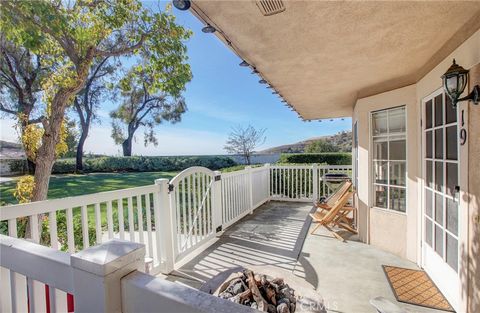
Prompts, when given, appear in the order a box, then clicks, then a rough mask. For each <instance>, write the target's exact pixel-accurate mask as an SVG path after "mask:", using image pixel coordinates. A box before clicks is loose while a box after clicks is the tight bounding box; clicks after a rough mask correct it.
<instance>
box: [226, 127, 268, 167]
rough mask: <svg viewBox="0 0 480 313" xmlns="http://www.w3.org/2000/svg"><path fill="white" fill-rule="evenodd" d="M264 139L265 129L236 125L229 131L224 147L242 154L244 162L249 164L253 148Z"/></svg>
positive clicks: (228, 150) (263, 141)
mask: <svg viewBox="0 0 480 313" xmlns="http://www.w3.org/2000/svg"><path fill="white" fill-rule="evenodd" d="M266 139H267V138H266V137H265V129H255V128H254V127H253V126H252V125H248V126H247V127H245V128H244V127H241V126H237V127H234V128H233V129H232V131H231V132H230V135H229V136H228V140H227V142H226V144H225V147H224V149H225V150H226V151H227V152H228V153H233V154H239V155H242V156H243V157H244V158H245V162H246V163H247V164H248V165H250V158H251V156H252V153H253V150H254V149H255V148H256V147H258V146H260V145H262V144H264V143H265V140H266Z"/></svg>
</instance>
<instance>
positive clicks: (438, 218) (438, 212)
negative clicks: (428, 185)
mask: <svg viewBox="0 0 480 313" xmlns="http://www.w3.org/2000/svg"><path fill="white" fill-rule="evenodd" d="M435 222H437V223H438V224H440V225H443V196H442V195H439V194H438V193H436V194H435Z"/></svg>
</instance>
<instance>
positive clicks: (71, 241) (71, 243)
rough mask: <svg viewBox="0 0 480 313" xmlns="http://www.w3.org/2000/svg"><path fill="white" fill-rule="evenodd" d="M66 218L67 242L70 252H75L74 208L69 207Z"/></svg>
mask: <svg viewBox="0 0 480 313" xmlns="http://www.w3.org/2000/svg"><path fill="white" fill-rule="evenodd" d="M65 213H66V220H67V244H68V252H70V253H75V235H74V234H75V233H74V231H73V209H72V208H67V210H66V212H65Z"/></svg>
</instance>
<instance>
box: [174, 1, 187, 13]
mask: <svg viewBox="0 0 480 313" xmlns="http://www.w3.org/2000/svg"><path fill="white" fill-rule="evenodd" d="M172 2H173V6H174V7H176V8H177V9H179V10H180V11H186V10H188V9H190V6H191V5H192V4H191V2H190V0H173V1H172Z"/></svg>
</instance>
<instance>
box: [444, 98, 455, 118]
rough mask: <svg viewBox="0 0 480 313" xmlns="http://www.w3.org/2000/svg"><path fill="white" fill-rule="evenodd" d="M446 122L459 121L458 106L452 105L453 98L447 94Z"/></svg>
mask: <svg viewBox="0 0 480 313" xmlns="http://www.w3.org/2000/svg"><path fill="white" fill-rule="evenodd" d="M445 98H446V101H445V124H450V123H455V122H456V121H457V108H454V107H453V106H452V99H450V97H449V96H445Z"/></svg>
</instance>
